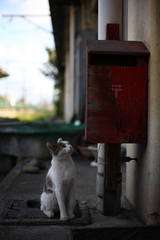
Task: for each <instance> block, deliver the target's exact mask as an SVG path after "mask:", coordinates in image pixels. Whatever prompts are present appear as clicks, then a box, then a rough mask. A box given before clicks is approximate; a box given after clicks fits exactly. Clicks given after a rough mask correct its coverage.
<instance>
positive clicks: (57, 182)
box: [41, 138, 76, 221]
mask: <svg viewBox="0 0 160 240" xmlns="http://www.w3.org/2000/svg"><path fill="white" fill-rule="evenodd" d="M46 145H47V148H48V149H49V151H50V153H51V155H52V161H51V167H50V169H49V171H48V173H47V176H46V181H45V184H44V188H43V193H42V195H41V210H42V211H43V212H44V214H45V215H47V217H49V218H53V217H54V214H55V212H60V220H61V221H67V220H69V219H73V218H75V216H74V208H75V205H76V199H75V180H76V171H75V165H74V163H73V160H72V158H71V154H72V152H73V148H72V146H71V145H70V144H69V142H67V141H63V140H62V139H61V138H59V139H58V141H57V143H51V142H48V143H47V144H46Z"/></svg>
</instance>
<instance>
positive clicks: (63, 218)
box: [60, 216, 69, 222]
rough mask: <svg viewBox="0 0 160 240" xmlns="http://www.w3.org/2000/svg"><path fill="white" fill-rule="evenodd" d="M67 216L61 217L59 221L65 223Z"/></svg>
mask: <svg viewBox="0 0 160 240" xmlns="http://www.w3.org/2000/svg"><path fill="white" fill-rule="evenodd" d="M68 219H69V218H68V216H62V217H60V221H64V222H66V221H68Z"/></svg>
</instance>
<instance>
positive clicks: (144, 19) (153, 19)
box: [126, 0, 160, 224]
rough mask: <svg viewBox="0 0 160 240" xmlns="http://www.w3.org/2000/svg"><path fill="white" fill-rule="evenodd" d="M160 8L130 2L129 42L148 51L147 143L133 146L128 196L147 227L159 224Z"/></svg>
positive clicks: (142, 1) (156, 3) (154, 2)
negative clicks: (140, 44) (133, 41)
mask: <svg viewBox="0 0 160 240" xmlns="http://www.w3.org/2000/svg"><path fill="white" fill-rule="evenodd" d="M159 26H160V4H159V0H152V1H151V0H129V1H128V40H135V41H143V42H144V44H145V45H146V47H147V48H148V49H149V51H150V53H151V56H150V60H149V76H148V77H149V82H148V140H147V144H146V145H138V144H134V145H133V144H130V145H129V146H128V149H127V155H129V156H130V157H136V158H138V162H137V163H136V162H130V163H127V180H126V183H127V184H126V196H127V198H128V199H129V201H130V202H131V203H132V204H133V205H134V207H135V208H136V210H137V213H138V215H140V217H141V218H142V220H143V221H144V222H146V223H147V224H160V110H159V109H160V68H159V62H160V28H159Z"/></svg>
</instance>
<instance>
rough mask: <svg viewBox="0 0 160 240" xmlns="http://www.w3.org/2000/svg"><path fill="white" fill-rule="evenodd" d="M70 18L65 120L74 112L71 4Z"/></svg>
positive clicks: (73, 23)
mask: <svg viewBox="0 0 160 240" xmlns="http://www.w3.org/2000/svg"><path fill="white" fill-rule="evenodd" d="M69 11H70V14H69V16H70V19H69V56H68V57H67V56H66V66H68V68H69V71H68V70H67V71H68V72H67V73H66V88H65V90H66V92H65V105H66V107H65V120H66V122H70V120H71V118H72V117H73V113H74V47H75V12H74V6H72V5H71V6H70V8H69ZM66 69H67V67H66Z"/></svg>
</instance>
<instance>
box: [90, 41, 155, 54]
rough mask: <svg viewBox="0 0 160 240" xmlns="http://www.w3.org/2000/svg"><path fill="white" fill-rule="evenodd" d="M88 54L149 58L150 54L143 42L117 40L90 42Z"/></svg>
mask: <svg viewBox="0 0 160 240" xmlns="http://www.w3.org/2000/svg"><path fill="white" fill-rule="evenodd" d="M86 44H87V45H86V50H87V53H95V54H98V53H100V54H111V55H112V54H116V55H132V56H134V55H135V56H146V57H147V56H149V55H150V53H149V51H148V49H147V48H146V46H145V45H144V44H143V43H142V42H138V41H117V40H90V41H87V43H86Z"/></svg>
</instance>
